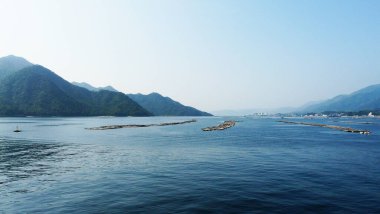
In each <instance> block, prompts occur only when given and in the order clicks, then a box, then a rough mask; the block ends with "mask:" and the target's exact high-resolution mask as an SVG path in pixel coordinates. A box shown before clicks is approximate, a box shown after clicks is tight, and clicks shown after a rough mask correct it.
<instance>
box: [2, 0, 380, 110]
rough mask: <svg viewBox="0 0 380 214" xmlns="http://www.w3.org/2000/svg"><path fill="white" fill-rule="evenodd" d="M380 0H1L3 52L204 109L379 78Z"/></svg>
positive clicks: (295, 101) (257, 103)
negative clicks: (156, 93)
mask: <svg viewBox="0 0 380 214" xmlns="http://www.w3.org/2000/svg"><path fill="white" fill-rule="evenodd" d="M379 11H380V1H378V0H365V1H362V0H357V1H350V0H318V1H317V0H287V1H285V0H261V1H255V0H246V1H245V0H229V1H223V0H170V1H169V0H149V1H147V0H135V1H132V0H129V1H128V0H120V1H118V0H107V1H97V0H61V1H58V0H23V1H21V0H0V57H1V56H6V55H10V54H13V55H16V56H21V57H24V58H26V59H27V60H29V61H30V62H32V63H36V64H40V65H43V66H45V67H47V68H49V69H50V70H52V71H54V72H55V73H57V74H58V75H60V76H61V77H63V78H64V79H66V80H68V81H70V82H71V81H76V82H87V83H90V84H92V85H94V86H106V85H112V86H113V87H115V88H116V89H118V90H120V91H122V92H124V93H143V94H147V93H151V92H158V93H161V94H163V95H165V96H169V97H171V98H173V99H175V100H177V101H180V102H182V103H183V104H186V105H191V106H194V107H196V108H199V109H202V110H205V111H215V110H223V109H250V108H278V107H287V106H300V105H303V104H305V103H307V102H310V101H318V100H324V99H328V98H331V97H334V96H336V95H338V94H347V93H351V92H353V91H355V90H358V89H360V88H363V87H366V86H368V85H372V84H379V83H380V12H379Z"/></svg>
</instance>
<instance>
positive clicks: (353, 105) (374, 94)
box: [302, 84, 380, 112]
mask: <svg viewBox="0 0 380 214" xmlns="http://www.w3.org/2000/svg"><path fill="white" fill-rule="evenodd" d="M363 110H380V84H377V85H372V86H368V87H366V88H363V89H361V90H358V91H356V92H353V93H351V94H348V95H339V96H336V97H334V98H332V99H329V100H326V101H323V102H319V103H316V104H313V105H310V106H307V107H306V108H304V109H302V111H304V112H306V111H307V112H324V111H340V112H350V111H363Z"/></svg>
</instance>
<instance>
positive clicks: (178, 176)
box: [0, 117, 380, 213]
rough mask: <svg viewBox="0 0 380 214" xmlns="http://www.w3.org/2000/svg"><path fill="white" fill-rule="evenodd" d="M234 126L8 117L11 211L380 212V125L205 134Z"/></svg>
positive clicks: (269, 126)
mask: <svg viewBox="0 0 380 214" xmlns="http://www.w3.org/2000/svg"><path fill="white" fill-rule="evenodd" d="M229 119H231V118H217V117H213V118H199V119H198V122H197V123H193V124H187V125H183V126H182V125H181V126H173V127H149V128H143V129H120V130H108V131H88V130H86V129H85V128H86V127H97V126H101V125H112V124H148V123H162V122H168V121H173V120H178V121H182V120H186V118H185V119H184V118H179V117H178V118H177V117H175V118H170V119H168V118H160V117H153V118H7V119H4V118H3V119H1V118H0V130H1V132H0V213H2V212H5V213H126V212H131V213H133V212H135V213H136V212H137V213H168V212H172V213H188V212H193V213H202V212H208V213H210V212H211V213H223V212H230V213H244V212H246V213H251V212H262V213H276V212H277V213H307V212H311V213H316V212H318V213H380V207H379V206H378V204H380V168H379V164H380V162H379V161H380V144H379V139H380V135H379V133H380V127H379V126H378V123H379V121H378V120H368V121H367V120H355V124H350V126H352V127H355V128H361V129H369V130H371V131H372V133H373V134H371V135H368V136H364V135H356V134H350V133H345V132H337V131H326V130H325V129H323V128H319V127H307V126H291V125H284V124H280V123H277V122H276V120H272V119H249V118H246V119H242V118H237V119H236V118H235V119H236V120H239V121H240V120H241V122H238V123H237V125H236V126H235V127H233V128H231V129H228V130H226V131H223V132H209V133H206V132H202V131H201V128H203V127H207V126H211V125H214V124H219V123H221V122H223V121H224V120H229ZM1 121H3V123H2V122H1ZM4 121H5V122H4ZM22 122H24V124H22V130H23V132H21V133H17V134H16V133H14V132H13V125H9V124H7V123H12V124H13V123H16V124H20V123H22ZM28 122H29V124H28ZM316 122H317V123H337V124H338V125H341V123H342V125H344V123H345V122H347V121H345V120H342V119H340V120H339V121H337V122H334V121H331V120H322V121H319V120H318V121H316ZM346 125H347V124H346Z"/></svg>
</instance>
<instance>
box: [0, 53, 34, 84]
mask: <svg viewBox="0 0 380 214" xmlns="http://www.w3.org/2000/svg"><path fill="white" fill-rule="evenodd" d="M32 65H33V64H32V63H30V62H28V61H27V60H26V59H24V58H22V57H17V56H13V55H9V56H6V57H2V58H0V81H1V80H2V79H3V78H5V77H6V76H8V75H9V74H11V73H12V72H15V71H18V70H21V69H23V68H26V67H28V66H32Z"/></svg>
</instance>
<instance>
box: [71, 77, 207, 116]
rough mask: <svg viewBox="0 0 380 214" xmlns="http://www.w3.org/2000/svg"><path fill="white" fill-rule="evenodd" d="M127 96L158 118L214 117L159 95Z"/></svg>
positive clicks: (93, 89) (97, 88)
mask: <svg viewBox="0 0 380 214" xmlns="http://www.w3.org/2000/svg"><path fill="white" fill-rule="evenodd" d="M73 84H74V85H77V86H80V87H83V88H86V89H87V90H90V91H99V90H108V91H113V90H115V89H114V88H113V87H112V86H107V87H94V86H92V85H90V84H88V83H85V82H82V83H77V82H73ZM127 96H128V97H130V98H131V99H132V100H133V101H135V102H136V103H138V104H139V105H140V106H142V107H143V108H145V109H146V110H148V111H149V112H151V113H153V114H154V115H156V116H212V114H209V113H207V112H203V111H200V110H198V109H195V108H193V107H190V106H184V105H182V104H181V103H179V102H177V101H174V100H172V99H171V98H169V97H164V96H162V95H160V94H158V93H151V94H148V95H143V94H127Z"/></svg>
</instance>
